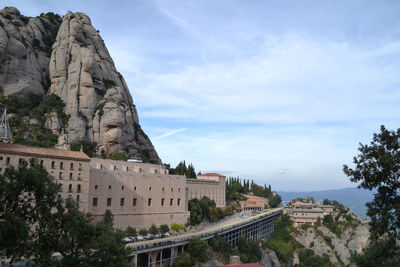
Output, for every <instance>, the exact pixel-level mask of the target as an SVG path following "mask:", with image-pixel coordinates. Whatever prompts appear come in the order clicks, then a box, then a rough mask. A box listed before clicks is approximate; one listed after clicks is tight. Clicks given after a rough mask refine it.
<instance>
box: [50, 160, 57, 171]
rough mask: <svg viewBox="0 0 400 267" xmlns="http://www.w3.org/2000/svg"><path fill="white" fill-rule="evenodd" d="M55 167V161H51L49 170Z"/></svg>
mask: <svg viewBox="0 0 400 267" xmlns="http://www.w3.org/2000/svg"><path fill="white" fill-rule="evenodd" d="M55 165H56V162H55V161H52V162H51V168H52V169H54V166H55Z"/></svg>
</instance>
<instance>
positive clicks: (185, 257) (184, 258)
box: [172, 253, 193, 267]
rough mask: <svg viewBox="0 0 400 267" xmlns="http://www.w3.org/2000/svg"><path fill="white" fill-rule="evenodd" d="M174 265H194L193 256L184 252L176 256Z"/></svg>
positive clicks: (174, 266) (176, 266)
mask: <svg viewBox="0 0 400 267" xmlns="http://www.w3.org/2000/svg"><path fill="white" fill-rule="evenodd" d="M172 266H173V267H192V266H193V262H192V258H191V257H190V255H189V254H188V253H184V254H182V255H181V256H180V257H178V258H176V260H175V262H174V265H172Z"/></svg>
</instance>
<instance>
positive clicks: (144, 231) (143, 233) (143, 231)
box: [139, 228, 147, 236]
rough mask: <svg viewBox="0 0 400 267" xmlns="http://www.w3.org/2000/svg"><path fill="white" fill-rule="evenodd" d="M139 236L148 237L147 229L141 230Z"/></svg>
mask: <svg viewBox="0 0 400 267" xmlns="http://www.w3.org/2000/svg"><path fill="white" fill-rule="evenodd" d="M139 235H141V236H146V235H147V230H146V229H144V228H143V229H140V230H139Z"/></svg>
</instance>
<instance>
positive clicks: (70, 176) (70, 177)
mask: <svg viewBox="0 0 400 267" xmlns="http://www.w3.org/2000/svg"><path fill="white" fill-rule="evenodd" d="M69 179H70V180H72V172H70V173H69Z"/></svg>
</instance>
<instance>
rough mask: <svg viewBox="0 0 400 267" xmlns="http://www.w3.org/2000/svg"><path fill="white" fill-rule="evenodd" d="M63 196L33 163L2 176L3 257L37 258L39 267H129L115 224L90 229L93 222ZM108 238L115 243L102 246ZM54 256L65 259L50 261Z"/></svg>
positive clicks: (0, 220)
mask: <svg viewBox="0 0 400 267" xmlns="http://www.w3.org/2000/svg"><path fill="white" fill-rule="evenodd" d="M59 190H60V184H57V183H56V182H55V181H54V179H53V178H52V177H50V176H49V174H48V173H47V172H46V170H45V169H44V167H43V165H42V164H38V162H37V161H36V160H34V159H33V160H31V161H30V164H29V167H28V164H27V163H26V162H22V163H21V164H20V166H19V168H18V169H15V168H14V167H10V168H7V169H6V170H5V172H4V174H0V206H1V207H2V208H1V209H0V240H1V241H2V242H0V252H2V253H4V255H5V256H6V257H8V258H10V259H11V260H12V261H15V260H19V259H21V258H30V257H33V259H34V261H35V262H36V263H37V264H38V265H41V266H53V265H60V264H61V265H63V266H64V265H65V266H71V265H86V266H93V265H104V264H106V265H107V266H118V264H120V263H121V262H122V263H124V262H126V249H125V245H124V243H123V241H122V235H119V234H118V233H117V232H115V231H114V230H113V229H112V223H111V224H109V223H108V224H106V223H103V222H100V223H98V224H97V225H94V224H92V216H91V215H90V214H89V213H85V212H82V211H80V210H79V208H78V204H77V203H76V202H75V201H74V200H72V199H70V198H68V199H66V201H65V202H64V201H63V200H61V199H59V198H58V197H57V195H58V192H59ZM100 228H101V229H103V230H101V231H100V230H99V229H100ZM105 230H107V231H105ZM104 233H106V236H104V237H103V239H104V240H105V241H107V240H113V242H108V241H107V242H105V241H102V239H101V237H102V236H103V234H104ZM93 251H95V253H93ZM56 252H58V253H60V254H61V256H62V258H60V259H57V258H52V255H53V254H54V253H56ZM117 252H118V253H117ZM94 263H95V264H94ZM103 263H104V264H103Z"/></svg>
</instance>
